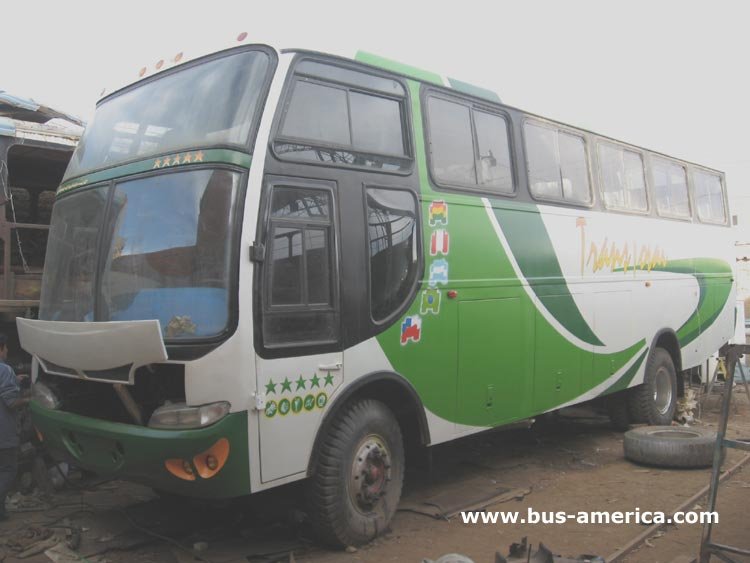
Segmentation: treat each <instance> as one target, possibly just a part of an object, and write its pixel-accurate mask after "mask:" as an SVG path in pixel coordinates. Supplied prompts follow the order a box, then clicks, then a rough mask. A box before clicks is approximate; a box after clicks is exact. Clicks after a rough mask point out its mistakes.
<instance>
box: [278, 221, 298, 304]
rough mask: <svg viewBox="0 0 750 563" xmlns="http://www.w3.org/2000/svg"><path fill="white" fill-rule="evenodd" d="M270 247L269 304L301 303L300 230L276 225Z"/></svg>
mask: <svg viewBox="0 0 750 563" xmlns="http://www.w3.org/2000/svg"><path fill="white" fill-rule="evenodd" d="M272 241H273V242H272V244H273V246H272V249H271V260H272V264H271V268H272V269H273V277H272V279H271V304H272V305H298V304H301V303H302V230H301V229H290V228H286V227H276V228H275V229H274V230H273V238H272Z"/></svg>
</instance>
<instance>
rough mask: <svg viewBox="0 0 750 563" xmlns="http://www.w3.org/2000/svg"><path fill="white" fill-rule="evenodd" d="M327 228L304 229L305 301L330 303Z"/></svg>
mask: <svg viewBox="0 0 750 563" xmlns="http://www.w3.org/2000/svg"><path fill="white" fill-rule="evenodd" d="M328 247H329V244H328V230H327V229H305V262H306V264H307V302H308V303H311V304H321V303H323V304H326V305H327V304H330V303H331V274H330V271H331V269H330V256H329V254H330V252H329V248H328Z"/></svg>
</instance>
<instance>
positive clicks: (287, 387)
mask: <svg viewBox="0 0 750 563" xmlns="http://www.w3.org/2000/svg"><path fill="white" fill-rule="evenodd" d="M284 391H289V392H291V391H292V382H291V381H289V378H288V377H285V378H284V381H282V383H281V392H282V393H283V392H284Z"/></svg>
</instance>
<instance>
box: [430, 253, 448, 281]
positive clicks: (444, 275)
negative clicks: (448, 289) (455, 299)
mask: <svg viewBox="0 0 750 563" xmlns="http://www.w3.org/2000/svg"><path fill="white" fill-rule="evenodd" d="M447 283H448V261H447V260H445V259H443V258H440V259H438V260H435V261H433V262H432V264H430V279H429V281H428V284H429V286H430V287H435V286H436V285H437V284H441V285H446V284H447Z"/></svg>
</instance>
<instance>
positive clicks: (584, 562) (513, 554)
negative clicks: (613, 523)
mask: <svg viewBox="0 0 750 563" xmlns="http://www.w3.org/2000/svg"><path fill="white" fill-rule="evenodd" d="M495 563H605V560H604V558H603V557H600V556H598V555H579V556H577V557H563V556H561V555H555V554H554V553H552V552H551V551H550V550H549V549H548V548H547V547H546V546H545V545H544V544H543V543H541V542H539V549H537V550H536V551H534V550H533V547H532V546H531V545H529V543H528V541H527V538H526V536H524V537H523V538H522V539H521V541H520V542H519V543H513V544H511V545H510V548H509V549H508V555H507V556H503V555H501V554H500V552H496V553H495Z"/></svg>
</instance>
